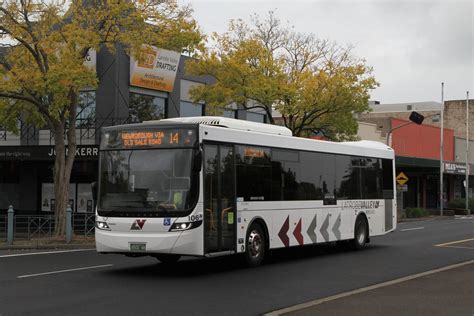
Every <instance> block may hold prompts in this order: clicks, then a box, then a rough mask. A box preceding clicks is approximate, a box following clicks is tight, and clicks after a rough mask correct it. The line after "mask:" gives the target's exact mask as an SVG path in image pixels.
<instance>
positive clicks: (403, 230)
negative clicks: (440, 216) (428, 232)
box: [400, 227, 425, 232]
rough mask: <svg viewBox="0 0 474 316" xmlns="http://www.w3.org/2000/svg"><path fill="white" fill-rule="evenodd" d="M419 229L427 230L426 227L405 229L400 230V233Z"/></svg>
mask: <svg viewBox="0 0 474 316" xmlns="http://www.w3.org/2000/svg"><path fill="white" fill-rule="evenodd" d="M419 229H425V228H424V227H414V228H405V229H400V231H401V232H407V231H409V230H419Z"/></svg>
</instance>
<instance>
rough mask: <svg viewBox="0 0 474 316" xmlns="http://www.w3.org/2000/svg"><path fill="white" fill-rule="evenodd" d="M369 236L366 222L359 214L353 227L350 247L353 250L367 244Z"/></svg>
mask: <svg viewBox="0 0 474 316" xmlns="http://www.w3.org/2000/svg"><path fill="white" fill-rule="evenodd" d="M368 236H369V227H368V225H367V222H366V221H365V219H364V218H363V217H362V216H359V217H358V218H357V220H356V223H355V227H354V239H353V240H352V247H353V248H354V249H355V250H360V249H362V248H364V247H365V245H366V244H367V240H368Z"/></svg>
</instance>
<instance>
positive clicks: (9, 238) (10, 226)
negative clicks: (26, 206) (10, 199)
mask: <svg viewBox="0 0 474 316" xmlns="http://www.w3.org/2000/svg"><path fill="white" fill-rule="evenodd" d="M14 214H15V211H14V210H13V206H12V205H10V206H9V207H8V229H7V245H9V246H11V245H13V221H14V220H15V217H14Z"/></svg>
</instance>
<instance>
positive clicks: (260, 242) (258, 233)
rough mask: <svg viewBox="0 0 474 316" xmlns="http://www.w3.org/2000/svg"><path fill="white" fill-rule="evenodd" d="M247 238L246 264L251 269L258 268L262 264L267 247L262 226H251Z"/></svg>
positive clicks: (256, 224) (255, 224)
mask: <svg viewBox="0 0 474 316" xmlns="http://www.w3.org/2000/svg"><path fill="white" fill-rule="evenodd" d="M246 237H247V238H246V241H247V246H246V248H245V263H246V264H247V266H249V267H256V266H258V265H260V264H261V263H262V261H263V259H264V257H265V250H266V246H267V244H266V243H267V241H266V238H265V233H264V231H263V228H262V226H261V225H260V224H258V223H253V224H252V225H250V228H249V229H248V231H247V236H246Z"/></svg>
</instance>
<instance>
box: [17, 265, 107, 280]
mask: <svg viewBox="0 0 474 316" xmlns="http://www.w3.org/2000/svg"><path fill="white" fill-rule="evenodd" d="M111 266H113V264H103V265H100V266H92V267H83V268H75V269H66V270H59V271H50V272H43V273H35V274H26V275H20V276H17V278H18V279H24V278H31V277H36V276H42V275H48V274H58V273H65V272H74V271H82V270H90V269H100V268H107V267H111Z"/></svg>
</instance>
